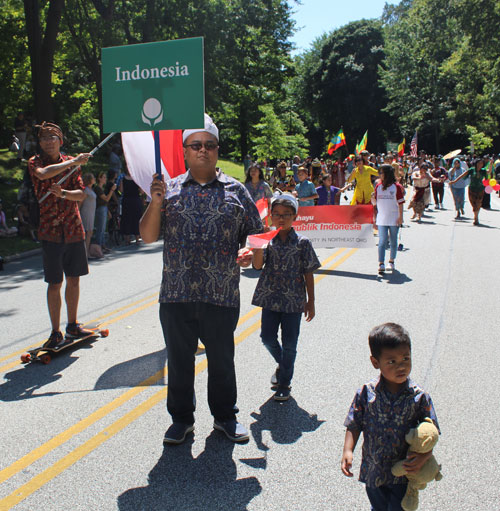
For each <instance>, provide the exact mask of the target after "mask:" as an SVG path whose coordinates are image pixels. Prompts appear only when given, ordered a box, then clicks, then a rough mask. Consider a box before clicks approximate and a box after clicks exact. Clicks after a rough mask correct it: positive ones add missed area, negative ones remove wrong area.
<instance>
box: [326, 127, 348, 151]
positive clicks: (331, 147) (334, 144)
mask: <svg viewBox="0 0 500 511" xmlns="http://www.w3.org/2000/svg"><path fill="white" fill-rule="evenodd" d="M343 145H346V143H345V135H344V132H343V130H342V128H341V129H340V131H339V132H338V133H337V134H336V135H335V136H334V137H333V138H332V139H331V140H330V143H329V144H328V149H327V152H328V154H333V153H334V152H335V151H336V150H337V149H339V148H341V147H342V146H343Z"/></svg>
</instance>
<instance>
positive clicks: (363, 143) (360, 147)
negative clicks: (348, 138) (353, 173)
mask: <svg viewBox="0 0 500 511" xmlns="http://www.w3.org/2000/svg"><path fill="white" fill-rule="evenodd" d="M367 145H368V130H366V131H365V134H364V135H363V138H362V139H361V142H360V143H359V144H357V145H356V154H359V153H360V152H361V151H364V150H365V149H366V146H367Z"/></svg>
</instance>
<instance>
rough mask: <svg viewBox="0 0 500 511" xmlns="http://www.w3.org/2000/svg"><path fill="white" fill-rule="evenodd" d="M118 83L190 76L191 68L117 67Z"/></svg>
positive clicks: (181, 66) (177, 64) (137, 65)
mask: <svg viewBox="0 0 500 511" xmlns="http://www.w3.org/2000/svg"><path fill="white" fill-rule="evenodd" d="M115 71H116V80H115V81H116V82H130V81H131V80H154V79H157V78H174V77H176V76H189V68H188V66H186V65H180V64H179V62H176V63H175V66H164V67H152V68H147V67H146V68H142V69H141V66H140V65H139V64H136V65H135V67H134V68H133V70H128V69H124V70H122V68H121V67H115Z"/></svg>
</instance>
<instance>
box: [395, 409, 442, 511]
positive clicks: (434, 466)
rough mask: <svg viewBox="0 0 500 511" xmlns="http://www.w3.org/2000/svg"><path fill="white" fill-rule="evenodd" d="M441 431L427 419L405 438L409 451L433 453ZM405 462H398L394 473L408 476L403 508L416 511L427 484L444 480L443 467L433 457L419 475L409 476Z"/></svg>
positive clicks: (402, 502) (399, 475)
mask: <svg viewBox="0 0 500 511" xmlns="http://www.w3.org/2000/svg"><path fill="white" fill-rule="evenodd" d="M438 438H439V431H438V429H437V428H436V426H435V425H434V423H433V422H432V419H430V418H428V417H427V418H426V419H425V420H424V421H423V422H421V423H420V424H419V425H418V426H417V427H416V428H413V429H410V431H409V433H408V434H407V435H406V436H405V440H406V441H407V442H408V444H409V445H410V447H409V451H412V452H418V453H426V452H429V451H431V450H432V449H433V448H434V446H435V445H436V444H437V441H438ZM403 463H404V460H401V461H398V462H397V463H396V464H395V465H393V467H392V473H393V475H395V476H396V477H401V476H406V478H407V479H408V488H407V489H406V494H405V496H404V497H403V500H402V501H401V507H402V508H403V509H404V510H405V511H415V510H416V509H417V508H418V491H419V490H423V489H424V488H425V487H426V486H427V483H429V482H430V481H432V480H434V479H435V480H436V481H440V480H441V479H442V478H443V475H442V474H441V472H440V470H441V465H438V463H437V461H436V458H434V456H431V457H430V458H429V459H428V460H427V461H426V462H425V464H424V465H423V467H422V468H421V469H420V471H419V472H418V473H417V474H407V473H406V470H405V469H404V467H403Z"/></svg>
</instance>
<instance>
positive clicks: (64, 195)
mask: <svg viewBox="0 0 500 511" xmlns="http://www.w3.org/2000/svg"><path fill="white" fill-rule="evenodd" d="M61 195H62V198H63V199H65V198H66V190H63V191H62V192H61Z"/></svg>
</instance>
